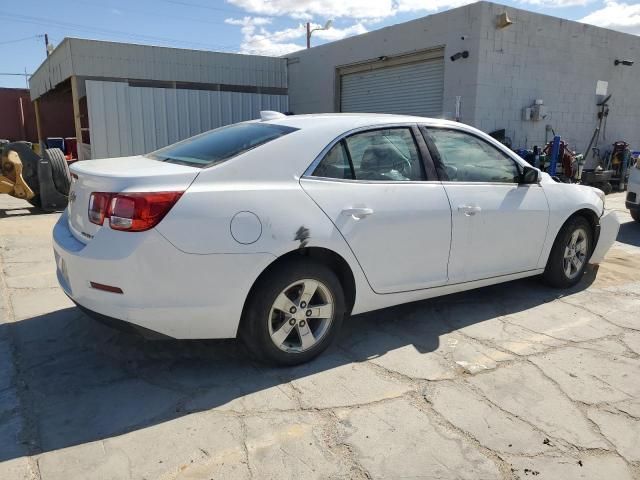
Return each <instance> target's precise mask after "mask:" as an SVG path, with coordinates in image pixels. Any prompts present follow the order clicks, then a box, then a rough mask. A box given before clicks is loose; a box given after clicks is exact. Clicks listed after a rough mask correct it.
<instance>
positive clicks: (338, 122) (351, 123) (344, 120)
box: [259, 113, 460, 129]
mask: <svg viewBox="0 0 640 480" xmlns="http://www.w3.org/2000/svg"><path fill="white" fill-rule="evenodd" d="M259 122H260V123H271V124H275V125H285V126H288V127H294V128H301V129H302V128H306V127H307V128H308V127H313V126H321V125H327V124H330V125H332V126H334V127H336V128H340V127H344V128H345V129H353V128H358V127H365V126H368V125H372V126H373V125H385V124H394V123H422V124H428V125H442V126H458V127H459V126H460V123H457V122H452V121H450V120H443V119H437V118H428V117H418V116H412V115H393V114H390V113H314V114H305V115H288V116H286V117H282V118H276V119H272V120H262V121H260V120H259Z"/></svg>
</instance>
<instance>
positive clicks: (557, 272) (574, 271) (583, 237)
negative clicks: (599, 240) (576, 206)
mask: <svg viewBox="0 0 640 480" xmlns="http://www.w3.org/2000/svg"><path fill="white" fill-rule="evenodd" d="M592 242H593V233H592V229H591V225H590V224H589V222H588V221H587V220H586V219H585V218H584V217H574V218H572V219H570V220H569V221H568V222H567V223H565V225H564V226H563V227H562V228H561V229H560V232H559V233H558V236H557V237H556V240H555V242H554V244H553V248H552V249H551V253H550V254H549V260H547V266H546V268H545V271H544V274H543V278H544V280H545V281H546V282H547V283H548V284H549V285H551V286H553V287H557V288H569V287H572V286H574V285H575V284H577V283H578V282H579V281H580V279H581V278H582V275H583V273H584V270H585V268H587V261H588V260H589V255H591V246H592Z"/></svg>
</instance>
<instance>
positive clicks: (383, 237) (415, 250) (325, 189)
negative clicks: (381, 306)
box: [300, 126, 451, 293]
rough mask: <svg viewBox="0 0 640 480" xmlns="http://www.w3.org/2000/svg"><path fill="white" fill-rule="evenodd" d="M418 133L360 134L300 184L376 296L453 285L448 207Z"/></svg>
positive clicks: (386, 130) (404, 129)
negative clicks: (344, 243)
mask: <svg viewBox="0 0 640 480" xmlns="http://www.w3.org/2000/svg"><path fill="white" fill-rule="evenodd" d="M417 135H419V132H418V131H417V130H414V129H412V128H411V127H408V126H407V127H393V128H378V129H370V130H366V131H359V132H355V133H353V134H351V135H349V136H347V137H346V138H344V139H342V140H340V141H338V142H337V143H335V144H333V145H332V146H331V148H329V149H328V151H327V152H326V154H325V155H324V157H322V160H321V161H320V162H319V163H318V165H317V167H316V168H315V170H314V171H313V172H312V173H311V174H310V175H308V176H304V177H303V178H302V180H301V182H300V183H301V185H302V187H303V188H304V190H305V191H306V192H307V193H308V194H309V195H310V196H311V198H313V200H314V201H315V202H316V203H317V204H318V205H319V206H320V208H322V210H323V211H324V212H325V213H326V214H327V216H329V218H330V219H331V220H332V222H333V223H334V225H335V226H336V229H337V230H338V231H339V232H340V234H341V235H342V236H343V237H344V239H345V240H346V241H347V243H348V244H349V246H350V248H351V250H352V251H353V252H354V254H355V256H356V258H357V259H358V262H359V263H360V265H361V267H362V269H363V271H364V273H365V276H366V277H367V279H368V281H369V283H370V285H371V287H372V289H373V290H374V291H375V292H377V293H392V292H400V291H407V290H416V289H421V288H427V287H433V286H437V285H444V284H446V282H447V263H448V258H449V247H450V241H451V211H450V206H449V201H448V200H447V196H446V194H445V192H444V188H443V187H442V185H441V184H440V183H439V182H437V181H436V182H429V181H427V178H426V176H425V168H424V164H423V160H424V159H423V154H421V148H420V145H419V144H416V139H417V138H418V137H417ZM420 141H422V139H421V138H420ZM423 143H424V142H423ZM423 151H424V150H423ZM433 180H435V179H433Z"/></svg>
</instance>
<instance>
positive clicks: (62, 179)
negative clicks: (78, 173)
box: [44, 148, 71, 196]
mask: <svg viewBox="0 0 640 480" xmlns="http://www.w3.org/2000/svg"><path fill="white" fill-rule="evenodd" d="M44 152H45V153H44V154H45V158H46V159H48V160H49V163H50V164H51V175H52V177H53V184H54V185H55V186H56V190H57V191H58V192H59V193H61V194H62V195H67V196H68V195H69V189H70V188H71V172H69V164H67V159H66V158H65V157H64V153H62V150H60V149H59V148H47V149H46V150H45V151H44Z"/></svg>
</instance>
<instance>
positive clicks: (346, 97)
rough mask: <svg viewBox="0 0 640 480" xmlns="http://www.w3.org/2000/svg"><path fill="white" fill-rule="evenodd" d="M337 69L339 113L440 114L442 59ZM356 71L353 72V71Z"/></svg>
mask: <svg viewBox="0 0 640 480" xmlns="http://www.w3.org/2000/svg"><path fill="white" fill-rule="evenodd" d="M388 63H389V62H380V61H376V62H372V64H370V66H367V65H359V66H357V67H355V68H354V67H351V68H344V69H341V70H340V111H342V112H371V113H398V114H404V115H420V116H427V117H436V116H440V115H442V97H443V94H444V59H443V58H442V56H439V57H437V58H428V59H422V60H420V61H411V60H409V62H403V63H399V64H397V63H396V64H395V65H388ZM353 70H356V71H353Z"/></svg>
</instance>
